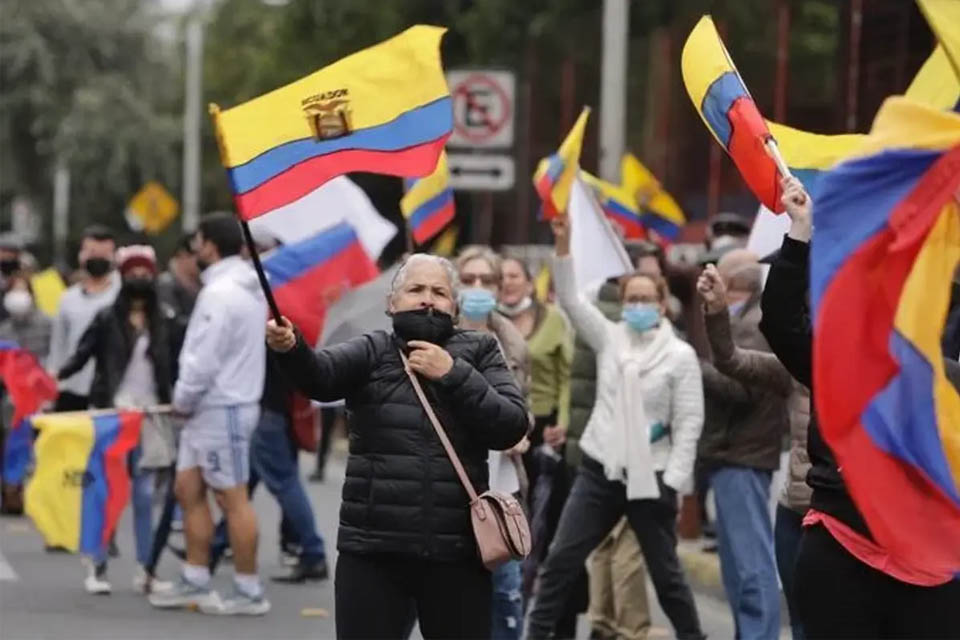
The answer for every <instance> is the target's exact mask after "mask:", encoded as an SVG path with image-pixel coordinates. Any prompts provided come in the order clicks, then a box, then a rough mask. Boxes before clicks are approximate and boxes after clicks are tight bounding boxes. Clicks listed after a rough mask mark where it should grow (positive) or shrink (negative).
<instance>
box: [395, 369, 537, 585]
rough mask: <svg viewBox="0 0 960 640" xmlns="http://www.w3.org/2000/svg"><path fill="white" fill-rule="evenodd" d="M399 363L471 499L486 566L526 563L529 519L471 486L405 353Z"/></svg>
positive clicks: (511, 502)
mask: <svg viewBox="0 0 960 640" xmlns="http://www.w3.org/2000/svg"><path fill="white" fill-rule="evenodd" d="M400 359H401V360H402V361H403V368H404V370H405V371H406V372H407V376H409V378H410V382H411V383H412V384H413V390H414V391H415V392H416V394H417V398H419V400H420V404H421V405H423V410H424V411H426V412H427V417H428V418H430V422H431V424H433V428H434V429H435V430H436V432H437V436H439V438H440V442H441V443H443V448H444V450H445V451H446V452H447V457H449V458H450V462H451V463H452V464H453V468H454V469H455V470H456V472H457V476H458V477H459V478H460V482H461V484H463V488H464V489H466V491H467V495H468V496H470V520H471V522H472V523H473V535H474V537H475V538H476V539H477V549H478V550H479V551H480V559H481V560H482V561H483V564H484V566H485V567H487V569H490V570H491V571H492V570H494V569H496V568H497V567H499V566H500V565H501V564H503V563H505V562H507V561H509V560H523V559H524V558H526V557H527V554H529V553H530V525H529V524H528V523H527V516H526V514H525V513H524V512H523V508H522V507H521V506H520V503H519V502H517V499H516V498H514V497H513V496H512V495H510V494H506V493H500V492H498V491H485V492H483V493H482V494H480V495H477V491H476V489H474V488H473V483H472V482H470V478H469V477H468V476H467V472H466V471H465V470H464V468H463V464H462V463H461V462H460V457H459V456H458V455H457V452H456V451H455V450H454V449H453V445H452V444H451V443H450V439H449V438H448V437H447V433H446V431H444V429H443V426H442V425H441V424H440V421H439V420H438V419H437V415H436V413H434V411H433V407H432V406H430V401H429V400H427V397H426V396H425V395H424V393H423V388H422V387H421V386H420V381H419V380H418V379H417V376H416V374H415V373H414V372H413V371H411V370H410V366H409V364H408V363H407V357H406V356H405V355H404V354H403V352H402V351H401V352H400Z"/></svg>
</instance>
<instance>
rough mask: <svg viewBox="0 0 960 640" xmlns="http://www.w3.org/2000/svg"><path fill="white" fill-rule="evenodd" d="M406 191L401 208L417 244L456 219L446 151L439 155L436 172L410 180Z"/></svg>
mask: <svg viewBox="0 0 960 640" xmlns="http://www.w3.org/2000/svg"><path fill="white" fill-rule="evenodd" d="M405 186H406V189H407V192H406V193H405V194H404V195H403V198H401V199H400V211H402V212H403V217H404V218H406V220H407V227H408V228H409V229H410V234H411V235H412V236H413V241H414V242H415V243H416V244H417V245H422V244H425V243H426V242H427V241H428V240H430V238H432V237H433V236H435V235H437V234H438V233H440V231H441V230H442V229H443V228H444V227H446V226H447V225H448V224H450V222H451V221H452V220H453V216H454V214H455V209H454V205H453V189H452V188H450V170H449V169H448V168H447V154H446V152H443V153H441V154H440V160H439V161H438V162H437V167H436V169H434V170H433V173H431V174H430V175H428V176H426V177H425V178H418V179H408V180H407V181H406V185H405Z"/></svg>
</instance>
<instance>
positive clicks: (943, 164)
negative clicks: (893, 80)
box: [810, 97, 960, 579]
mask: <svg viewBox="0 0 960 640" xmlns="http://www.w3.org/2000/svg"><path fill="white" fill-rule="evenodd" d="M858 153H859V154H860V155H859V157H857V158H856V159H853V160H850V161H848V162H844V163H842V164H840V165H838V166H837V167H836V168H834V169H833V170H832V171H831V172H829V173H828V174H827V175H826V176H824V178H823V180H822V185H821V194H820V198H819V199H818V200H817V202H816V206H815V207H814V230H815V231H814V239H813V242H812V243H811V252H812V253H811V257H810V265H811V274H810V296H811V303H812V310H813V318H814V332H813V335H814V343H813V364H814V370H813V382H814V386H815V387H816V388H817V389H818V391H819V393H817V394H816V396H815V397H816V401H817V414H818V418H819V420H820V429H821V432H822V434H823V436H824V438H825V440H826V441H827V443H828V444H829V445H830V448H831V449H832V450H833V452H834V453H835V455H836V457H837V461H838V464H839V466H840V468H841V469H842V470H843V476H844V480H845V481H846V483H847V486H848V488H849V490H850V494H851V496H852V497H853V500H854V502H855V503H856V505H857V507H858V509H859V510H860V512H861V513H862V514H863V517H864V519H865V520H866V523H867V526H868V527H869V528H870V532H871V534H872V535H873V537H874V539H875V540H876V541H877V542H878V543H879V544H880V545H881V546H882V547H883V548H884V549H885V550H887V551H888V552H889V553H890V555H891V556H892V557H894V558H898V559H900V560H901V561H905V562H909V564H910V565H911V566H913V567H915V568H917V569H918V570H922V571H924V572H928V573H931V574H934V575H938V576H943V577H944V579H949V578H950V577H952V576H953V575H955V574H960V545H958V544H957V540H960V394H958V393H957V391H956V389H954V387H953V386H952V385H951V384H950V383H949V381H948V380H947V378H946V375H945V369H944V363H943V354H942V351H941V345H940V339H941V336H942V334H943V330H944V324H945V320H946V316H947V308H948V306H949V299H950V283H951V280H952V276H953V273H954V270H955V268H956V267H957V264H958V262H960V205H958V202H957V200H956V198H957V193H958V192H960V191H958V190H960V115H958V114H956V113H953V112H951V111H940V110H937V109H932V108H930V107H929V106H925V105H922V104H920V103H917V102H913V101H911V100H909V99H908V98H904V97H893V98H888V99H887V100H886V102H885V103H884V104H883V106H882V107H881V109H880V111H879V113H878V114H877V117H876V119H875V121H874V124H873V128H872V130H871V132H870V134H869V135H868V136H866V137H865V141H864V145H863V146H862V147H861V149H860V151H859V152H858Z"/></svg>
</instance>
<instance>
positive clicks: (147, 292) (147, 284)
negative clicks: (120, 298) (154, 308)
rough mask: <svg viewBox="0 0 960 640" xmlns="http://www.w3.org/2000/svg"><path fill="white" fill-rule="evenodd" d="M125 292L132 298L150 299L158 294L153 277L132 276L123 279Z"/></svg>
mask: <svg viewBox="0 0 960 640" xmlns="http://www.w3.org/2000/svg"><path fill="white" fill-rule="evenodd" d="M123 293H124V295H126V296H127V297H130V298H140V299H148V298H152V297H153V296H154V295H156V288H155V287H154V285H153V279H152V278H130V279H129V280H124V281H123Z"/></svg>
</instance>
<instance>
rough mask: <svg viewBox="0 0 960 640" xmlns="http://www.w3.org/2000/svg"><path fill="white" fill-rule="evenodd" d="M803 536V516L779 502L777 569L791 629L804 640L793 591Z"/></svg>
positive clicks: (775, 531) (797, 639) (798, 639)
mask: <svg viewBox="0 0 960 640" xmlns="http://www.w3.org/2000/svg"><path fill="white" fill-rule="evenodd" d="M801 538H803V516H802V515H801V514H799V513H797V512H796V511H794V510H793V509H788V508H787V507H785V506H783V505H782V504H778V505H777V520H776V523H775V524H774V526H773V539H774V542H775V545H774V547H775V548H776V552H777V571H779V573H780V582H781V584H783V594H784V595H785V596H786V598H787V608H788V609H789V610H790V631H791V633H792V634H793V640H804V634H803V626H801V624H800V612H799V611H797V597H796V595H795V594H794V592H793V582H794V581H793V574H794V572H795V571H796V568H797V554H799V553H800V539H801Z"/></svg>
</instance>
